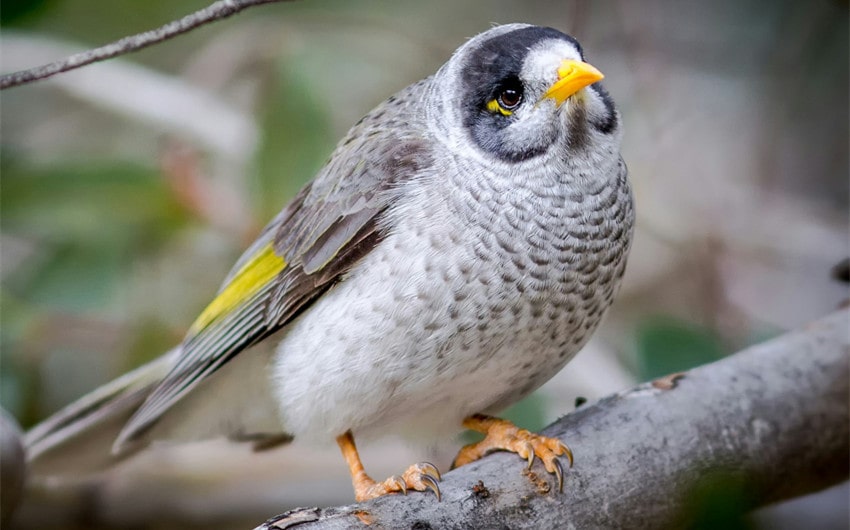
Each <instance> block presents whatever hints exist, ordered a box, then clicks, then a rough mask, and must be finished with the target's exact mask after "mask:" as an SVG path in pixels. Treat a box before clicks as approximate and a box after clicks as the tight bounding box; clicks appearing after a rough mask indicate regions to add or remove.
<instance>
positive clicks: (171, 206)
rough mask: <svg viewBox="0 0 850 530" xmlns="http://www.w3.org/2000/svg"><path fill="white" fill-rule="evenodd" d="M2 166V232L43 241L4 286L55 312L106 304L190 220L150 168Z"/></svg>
mask: <svg viewBox="0 0 850 530" xmlns="http://www.w3.org/2000/svg"><path fill="white" fill-rule="evenodd" d="M3 166H4V167H3V188H2V195H0V220H2V222H3V230H4V232H6V233H9V234H14V235H16V236H18V237H21V238H24V239H26V240H29V241H32V242H34V243H35V244H36V249H35V252H34V255H33V256H31V257H29V258H28V259H26V260H25V262H24V263H23V264H22V265H21V266H19V267H18V268H17V270H13V271H7V276H6V278H5V280H4V284H5V287H6V289H8V290H9V291H11V292H13V293H14V294H15V295H16V296H18V297H19V298H20V299H22V300H26V301H28V302H30V303H36V304H40V305H42V306H44V307H50V308H52V309H53V310H63V311H71V312H79V311H87V310H93V309H97V308H101V309H103V308H104V306H105V305H106V304H107V302H108V301H109V300H110V299H111V298H112V297H113V296H114V295H115V292H116V288H117V287H118V286H120V285H121V282H122V281H123V278H122V276H123V275H124V274H125V273H126V272H127V271H128V270H129V268H130V265H131V264H132V263H133V262H134V260H136V259H138V258H139V256H141V255H143V254H145V253H146V252H150V251H151V250H153V249H156V248H157V247H158V246H159V245H161V244H162V243H163V242H164V241H165V240H166V239H167V238H168V237H169V236H170V235H171V234H173V233H174V231H175V230H176V229H178V228H179V227H180V226H182V225H184V224H185V222H186V221H187V220H188V219H189V216H188V215H187V214H186V212H185V211H184V210H183V208H182V207H181V206H180V205H179V204H178V203H177V201H176V200H175V198H174V196H173V194H172V193H171V190H170V189H169V188H168V186H167V185H166V184H165V183H164V182H163V180H162V179H161V178H160V177H159V175H158V174H157V173H156V172H153V171H151V170H150V169H148V168H142V167H138V166H133V165H129V164H123V163H117V162H116V163H112V164H109V165H106V164H101V165H98V166H93V167H81V166H63V167H60V168H52V169H47V170H37V171H26V170H24V169H22V168H19V167H16V166H15V165H14V164H10V163H4V165H3Z"/></svg>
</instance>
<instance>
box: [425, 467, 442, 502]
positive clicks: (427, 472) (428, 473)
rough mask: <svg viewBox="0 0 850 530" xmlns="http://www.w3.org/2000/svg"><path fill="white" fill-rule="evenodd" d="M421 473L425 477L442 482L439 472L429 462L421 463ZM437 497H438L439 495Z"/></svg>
mask: <svg viewBox="0 0 850 530" xmlns="http://www.w3.org/2000/svg"><path fill="white" fill-rule="evenodd" d="M422 473H423V474H424V475H426V476H430V477H432V478H435V479H437V480H438V481H439V480H443V477H442V476H441V475H440V470H439V469H437V466H435V465H434V464H432V463H431V462H422ZM437 496H438V497H439V495H437Z"/></svg>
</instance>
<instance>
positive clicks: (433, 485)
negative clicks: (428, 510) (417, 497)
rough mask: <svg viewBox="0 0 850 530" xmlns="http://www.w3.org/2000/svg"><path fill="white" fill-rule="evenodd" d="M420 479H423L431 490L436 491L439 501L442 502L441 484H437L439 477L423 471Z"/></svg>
mask: <svg viewBox="0 0 850 530" xmlns="http://www.w3.org/2000/svg"><path fill="white" fill-rule="evenodd" d="M435 469H436V468H435ZM419 480H420V481H422V482H423V483H424V484H425V485H426V486H427V487H428V489H429V490H431V491H433V492H434V495H436V496H437V502H440V500H441V499H442V494H441V493H440V485H439V484H437V480H439V479H435V478H434V477H432V476H431V475H428V474H425V473H423V474H422V476H421V477H420V478H419Z"/></svg>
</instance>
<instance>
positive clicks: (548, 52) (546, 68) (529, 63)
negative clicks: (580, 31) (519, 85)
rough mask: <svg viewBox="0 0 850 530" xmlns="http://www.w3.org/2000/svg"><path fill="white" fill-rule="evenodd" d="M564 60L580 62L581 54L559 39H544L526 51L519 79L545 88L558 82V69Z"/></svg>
mask: <svg viewBox="0 0 850 530" xmlns="http://www.w3.org/2000/svg"><path fill="white" fill-rule="evenodd" d="M564 59H573V60H575V61H581V60H582V59H581V54H580V53H579V51H578V49H576V47H575V46H573V45H572V44H571V43H569V42H567V41H565V40H561V39H546V40H543V41H541V42H538V43H537V44H535V45H534V46H533V47H532V48H531V49H529V51H528V55H527V56H526V58H525V63H524V64H523V65H522V72H520V77H521V78H522V79H523V80H524V81H526V82H530V83H535V82H543V83H545V84H546V85H547V86H548V85H550V84H552V83H554V82H555V81H557V80H558V67H559V66H560V65H561V61H563V60H564Z"/></svg>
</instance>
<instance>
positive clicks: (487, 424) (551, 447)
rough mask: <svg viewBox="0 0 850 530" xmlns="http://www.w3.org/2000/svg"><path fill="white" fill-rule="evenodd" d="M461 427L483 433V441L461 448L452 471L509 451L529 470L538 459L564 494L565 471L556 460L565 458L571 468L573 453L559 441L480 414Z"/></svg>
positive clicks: (465, 421)
mask: <svg viewBox="0 0 850 530" xmlns="http://www.w3.org/2000/svg"><path fill="white" fill-rule="evenodd" d="M463 426H464V427H466V428H467V429H470V430H473V431H478V432H480V433H484V434H485V435H486V437H485V438H484V439H483V440H481V441H480V442H478V443H474V444H469V445H467V446H464V447H463V448H462V449H461V450H460V452H458V454H457V457H455V461H454V463H453V464H452V467H453V468H455V467H460V466H462V465H464V464H468V463H470V462H474V461H476V460H478V459H479V458H481V457H482V456H484V455H486V454H488V453H492V452H493V451H510V452H512V453H516V454H518V455H519V456H521V457H522V458H524V459H526V460H528V467H529V468H531V465H532V464H533V463H534V458H535V457H537V458H539V459H540V461H541V462H543V466H544V467H545V468H546V471H548V472H549V473H552V474H554V475H555V477H556V478H557V480H558V491H563V490H564V470H563V468H562V466H561V461H560V458H559V457H561V456H566V457H567V460H569V463H570V467H572V466H573V452H572V451H570V448H569V447H567V445H566V444H564V443H563V442H562V441H561V440H558V439H557V438H549V437H547V436H541V435H539V434H534V433H532V432H530V431H527V430H526V429H520V428H519V427H517V426H516V425H514V424H513V423H511V422H509V421H507V420H501V419H499V418H493V417H490V416H485V415H483V414H475V415H474V416H470V417H468V418H467V419H465V420H464V421H463Z"/></svg>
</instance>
